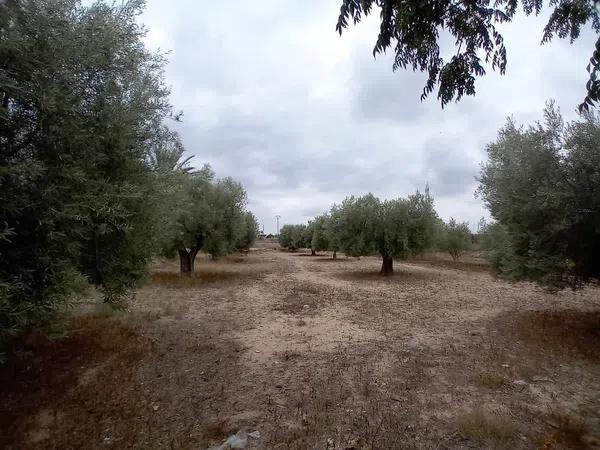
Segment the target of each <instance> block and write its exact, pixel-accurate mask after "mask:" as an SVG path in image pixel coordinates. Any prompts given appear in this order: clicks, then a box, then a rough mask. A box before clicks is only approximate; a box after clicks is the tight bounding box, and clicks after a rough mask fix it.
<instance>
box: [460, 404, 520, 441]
mask: <svg viewBox="0 0 600 450" xmlns="http://www.w3.org/2000/svg"><path fill="white" fill-rule="evenodd" d="M456 429H457V431H458V433H459V434H460V436H461V437H463V438H465V439H469V440H473V441H476V442H486V441H494V442H496V443H503V442H506V441H509V440H510V439H513V438H514V437H515V433H516V426H515V424H514V423H513V422H512V420H511V419H509V418H508V417H507V416H505V415H503V414H500V413H496V412H491V411H488V410H485V409H483V408H473V409H470V410H467V411H464V412H462V413H460V414H459V415H458V417H457V418H456Z"/></svg>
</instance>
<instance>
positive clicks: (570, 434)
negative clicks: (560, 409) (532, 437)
mask: <svg viewBox="0 0 600 450" xmlns="http://www.w3.org/2000/svg"><path fill="white" fill-rule="evenodd" d="M547 422H548V425H549V426H550V428H551V431H550V432H549V434H548V435H546V436H544V437H542V438H540V440H539V443H540V449H544V450H554V449H557V450H558V449H563V450H567V449H569V450H587V449H590V450H591V449H594V448H596V449H597V448H598V446H600V442H596V443H594V442H592V441H593V439H591V437H590V436H589V428H588V425H587V424H586V422H585V421H584V420H582V419H581V418H579V417H573V416H571V415H568V414H556V413H552V414H551V415H550V418H549V420H548V421H547Z"/></svg>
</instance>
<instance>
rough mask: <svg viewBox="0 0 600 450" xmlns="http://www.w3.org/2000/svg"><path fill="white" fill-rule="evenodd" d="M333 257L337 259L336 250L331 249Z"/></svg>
mask: <svg viewBox="0 0 600 450" xmlns="http://www.w3.org/2000/svg"><path fill="white" fill-rule="evenodd" d="M333 259H337V250H334V251H333Z"/></svg>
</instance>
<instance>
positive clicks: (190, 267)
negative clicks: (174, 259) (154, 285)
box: [179, 247, 200, 277]
mask: <svg viewBox="0 0 600 450" xmlns="http://www.w3.org/2000/svg"><path fill="white" fill-rule="evenodd" d="M199 251H200V249H199V248H196V247H194V248H192V249H189V250H188V249H187V248H186V249H183V250H179V273H180V274H181V275H185V276H187V277H191V276H192V274H193V273H194V262H195V261H196V255H197V254H198V252H199Z"/></svg>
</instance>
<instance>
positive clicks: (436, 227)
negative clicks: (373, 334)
mask: <svg viewBox="0 0 600 450" xmlns="http://www.w3.org/2000/svg"><path fill="white" fill-rule="evenodd" d="M465 228H466V231H467V235H466V236H467V238H466V239H465V237H464V232H465ZM437 241H439V243H440V245H444V246H445V247H444V248H445V249H446V250H447V251H448V252H450V254H451V255H453V258H454V259H458V258H459V257H460V254H461V253H462V252H463V251H465V250H466V249H468V248H469V246H470V232H469V230H468V226H467V225H466V224H457V223H456V222H455V221H454V220H453V219H452V220H451V221H450V222H449V223H448V224H445V223H444V222H443V221H441V220H440V219H439V218H438V215H437V213H436V211H435V209H434V206H433V198H432V196H431V195H430V193H429V188H426V189H425V193H420V192H418V191H417V192H416V193H415V194H413V195H410V196H408V197H407V198H398V199H393V200H380V199H378V198H377V197H375V196H374V195H373V194H367V195H365V196H362V197H348V198H346V199H345V200H344V201H343V202H342V203H341V204H340V205H333V206H332V208H331V209H330V211H329V212H327V213H326V214H323V215H321V216H318V217H315V218H314V219H313V220H312V221H309V223H308V225H303V224H300V225H284V226H283V227H282V229H281V234H280V236H279V242H280V244H281V246H282V247H285V248H287V249H290V250H296V249H298V248H310V249H311V254H313V255H314V254H315V253H316V252H318V251H321V250H329V251H332V252H333V258H336V257H337V252H338V251H342V252H344V253H345V254H346V255H348V256H367V255H374V254H378V255H380V256H381V259H382V264H381V271H380V273H381V274H382V275H392V274H393V273H394V259H399V260H404V259H406V258H408V257H411V256H415V255H418V254H421V253H423V252H424V251H425V250H426V249H429V248H431V247H433V246H434V243H435V244H437V243H438V242H437ZM441 242H443V244H441Z"/></svg>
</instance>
